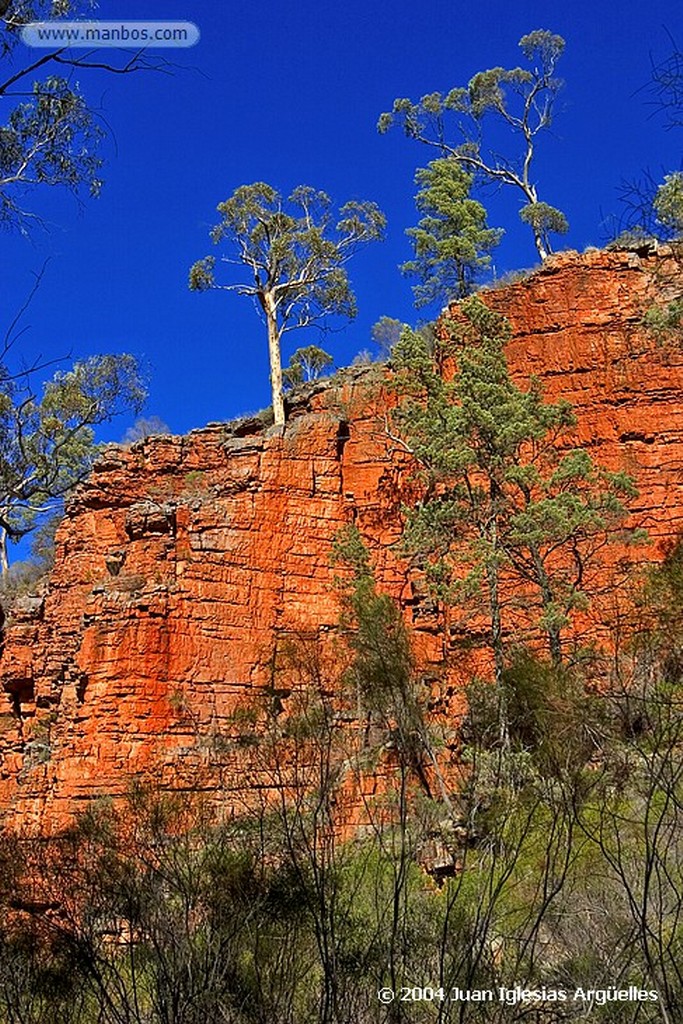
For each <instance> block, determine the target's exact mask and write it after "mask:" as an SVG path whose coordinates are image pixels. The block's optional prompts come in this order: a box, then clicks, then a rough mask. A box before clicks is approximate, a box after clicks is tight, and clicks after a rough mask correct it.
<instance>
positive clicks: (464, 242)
mask: <svg viewBox="0 0 683 1024" xmlns="http://www.w3.org/2000/svg"><path fill="white" fill-rule="evenodd" d="M473 180H474V177H473V175H472V174H470V173H468V172H467V171H465V170H464V169H463V168H462V167H461V165H460V164H459V163H458V161H457V160H455V159H453V157H450V158H445V159H441V160H433V161H432V162H431V163H430V164H429V165H428V167H425V168H422V169H421V170H419V171H418V172H417V175H416V177H415V182H416V184H417V185H419V186H420V189H419V191H418V193H417V199H416V204H417V208H418V210H419V211H420V213H423V214H424V216H423V217H422V219H421V220H420V222H419V224H418V226H417V227H415V228H409V229H408V231H407V234H408V235H410V237H411V238H412V240H413V245H414V247H415V259H413V260H410V261H409V262H407V263H404V264H403V266H402V267H401V270H402V271H403V273H404V274H410V275H413V276H417V277H419V278H420V281H421V284H419V285H416V286H415V288H414V292H415V305H416V306H425V305H428V304H429V303H431V302H444V301H448V300H449V299H462V298H464V297H465V296H466V295H469V294H470V292H471V291H472V290H473V288H474V284H475V281H476V279H477V277H478V276H479V275H480V274H481V272H482V271H483V270H485V269H486V268H487V267H488V266H490V263H491V256H490V253H491V250H492V249H494V248H495V246H496V245H498V243H499V241H500V238H501V235H502V231H499V230H497V229H494V228H489V227H487V225H486V210H485V209H484V207H483V206H482V205H481V203H479V202H477V201H476V199H472V198H471V197H470V191H471V189H472V184H473Z"/></svg>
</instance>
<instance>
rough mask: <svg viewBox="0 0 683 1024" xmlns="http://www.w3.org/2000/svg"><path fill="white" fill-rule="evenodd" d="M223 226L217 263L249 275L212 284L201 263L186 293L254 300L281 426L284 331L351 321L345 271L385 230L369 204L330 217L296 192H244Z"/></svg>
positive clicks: (309, 194)
mask: <svg viewBox="0 0 683 1024" xmlns="http://www.w3.org/2000/svg"><path fill="white" fill-rule="evenodd" d="M218 212H219V213H220V214H221V217H222V220H221V221H220V223H219V224H217V225H216V227H215V228H214V229H213V231H212V232H211V239H212V241H213V242H214V243H215V244H216V245H218V244H219V243H221V242H224V241H227V242H228V243H229V245H230V249H231V252H232V254H233V255H230V256H223V257H221V262H223V263H226V264H228V265H231V266H238V267H240V268H243V270H244V271H246V272H247V274H246V275H245V276H246V280H245V279H244V278H243V279H242V280H241V281H238V282H236V283H232V284H230V283H228V284H222V283H219V282H218V281H217V280H216V277H215V273H214V272H215V263H216V260H215V257H213V256H206V257H205V258H204V259H201V260H198V261H197V263H195V264H194V266H193V267H192V268H191V270H190V288H191V289H192V290H193V291H207V290H209V289H211V288H217V289H222V290H224V291H234V292H237V294H238V295H248V296H251V297H252V298H253V299H256V301H257V303H258V305H259V306H260V308H261V311H262V313H263V317H264V319H265V322H266V328H267V332H268V353H269V357H270V384H271V390H272V396H273V417H274V420H275V423H277V424H282V423H284V422H285V410H284V401H283V398H282V362H281V352H280V346H281V341H282V336H283V335H284V334H285V333H286V332H287V331H292V330H296V329H298V328H302V327H309V326H311V325H320V324H321V322H322V321H323V320H324V319H325V318H326V317H328V316H330V315H336V316H343V317H353V316H355V313H356V306H355V300H354V296H353V292H352V291H351V287H350V284H349V279H348V276H347V273H346V264H347V262H348V261H349V260H350V259H351V257H352V256H353V254H354V253H355V252H356V250H357V249H358V247H359V246H360V245H362V244H364V243H365V242H371V241H374V240H376V239H380V238H381V237H382V234H383V231H384V226H385V223H386V220H385V217H384V215H383V214H382V213H381V211H380V210H379V209H378V207H377V206H375V204H374V203H368V202H364V203H359V202H349V203H346V204H345V205H344V206H342V208H341V209H340V211H339V215H338V219H336V223H335V218H334V217H333V214H332V205H331V201H330V199H329V197H328V196H327V195H326V194H325V193H324V192H316V191H315V189H312V188H309V187H307V186H304V185H300V186H299V187H298V188H296V189H295V190H294V192H292V194H291V196H290V197H289V199H288V200H286V201H284V200H283V199H282V196H281V195H280V194H279V193H278V192H276V191H275V189H274V188H272V187H271V186H270V185H266V184H265V183H264V182H256V183H255V184H254V185H241V186H240V187H239V188H238V189H236V190H235V192H234V193H233V194H232V196H231V197H230V199H226V200H225V202H223V203H220V204H219V206H218Z"/></svg>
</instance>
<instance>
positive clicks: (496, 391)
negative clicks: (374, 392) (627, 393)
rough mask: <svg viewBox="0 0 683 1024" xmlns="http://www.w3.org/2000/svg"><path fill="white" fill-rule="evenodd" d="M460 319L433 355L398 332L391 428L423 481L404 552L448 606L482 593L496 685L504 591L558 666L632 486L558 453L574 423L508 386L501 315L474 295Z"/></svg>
mask: <svg viewBox="0 0 683 1024" xmlns="http://www.w3.org/2000/svg"><path fill="white" fill-rule="evenodd" d="M459 312H460V314H461V317H462V321H461V322H460V323H458V322H456V323H455V324H454V325H453V335H452V339H451V340H450V343H448V342H444V341H443V339H442V340H438V339H437V343H436V351H435V352H430V350H429V347H428V345H427V344H426V342H425V339H424V338H423V337H422V336H421V335H420V334H417V333H415V332H413V331H409V330H406V331H405V332H404V335H403V337H402V339H401V342H400V343H399V344H398V345H397V346H396V347H395V348H394V352H393V363H394V366H395V368H396V370H397V381H396V387H397V389H398V391H399V394H400V395H401V405H400V407H399V409H398V410H397V413H396V422H397V424H398V426H399V429H400V431H401V434H402V438H403V440H404V444H405V447H406V448H407V449H408V450H409V451H410V453H411V454H412V455H413V456H414V457H415V458H416V460H417V463H418V465H419V467H420V469H421V472H422V477H423V484H424V494H423V497H422V500H421V501H420V502H419V503H418V505H417V506H416V507H415V508H414V509H412V510H411V511H410V512H409V513H408V519H407V532H406V541H407V543H408V546H409V547H410V548H412V549H413V550H414V551H416V552H419V553H421V555H422V557H423V559H424V560H426V562H427V566H428V574H429V575H430V576H431V579H432V583H433V585H434V586H435V588H436V589H437V592H438V593H439V594H440V596H441V597H443V598H444V599H445V600H447V601H453V600H460V601H462V600H465V601H470V600H472V599H473V598H474V599H475V600H477V599H481V597H482V596H483V598H484V601H485V605H486V607H487V613H488V619H489V643H490V646H491V648H492V651H493V657H494V665H495V676H496V681H497V682H498V683H499V684H500V683H501V682H502V678H503V670H504V666H505V645H504V635H505V630H504V621H503V619H504V611H505V605H506V590H507V595H508V599H509V596H510V595H509V590H510V581H512V583H513V587H514V590H515V591H518V590H519V586H520V584H524V585H525V586H526V587H528V588H530V592H531V593H532V594H533V593H535V594H536V595H537V603H538V604H539V605H540V617H539V624H540V626H541V628H542V629H543V630H544V632H545V633H546V636H547V638H548V646H549V651H550V655H551V658H552V660H553V662H554V663H556V664H559V663H560V662H561V661H562V658H563V648H562V633H563V630H564V629H565V627H566V626H567V624H568V622H569V618H570V616H571V613H572V612H573V611H574V610H575V609H577V608H580V607H583V606H585V603H586V601H587V599H588V593H587V590H586V587H587V585H588V582H589V567H590V564H591V561H592V559H593V556H594V555H595V552H596V549H598V548H599V547H600V546H601V545H602V544H604V542H605V540H606V539H607V537H608V536H609V534H610V531H611V530H613V529H614V528H615V527H616V526H617V524H618V523H619V522H620V521H621V520H622V519H623V517H624V515H625V511H626V510H625V506H624V504H623V500H624V499H625V498H627V497H629V496H631V495H633V494H634V493H635V488H634V487H633V484H632V482H631V481H630V479H629V478H628V477H626V476H625V475H624V474H619V473H608V472H606V471H604V470H601V469H600V468H599V467H598V466H596V465H595V464H594V463H593V461H592V460H591V458H590V457H589V455H588V454H587V453H586V452H585V451H583V450H573V451H566V452H565V453H564V454H562V455H560V454H558V452H557V449H556V442H557V440H558V438H559V437H560V435H561V434H562V433H563V432H564V431H566V429H567V428H569V427H572V426H573V425H574V424H575V418H574V415H573V413H572V411H571V408H570V406H569V404H568V403H567V402H565V401H560V402H557V403H548V402H544V400H543V396H542V393H541V390H540V387H539V385H538V382H537V381H535V380H532V381H531V382H530V385H529V387H528V389H527V390H522V389H521V388H519V387H518V386H517V385H516V384H515V383H514V381H513V380H512V378H511V376H510V372H509V369H508V366H507V361H506V358H505V344H506V342H507V341H508V339H509V337H510V324H509V322H508V321H507V320H506V319H505V317H503V316H502V315H501V314H499V313H496V312H493V311H492V310H490V309H488V307H487V306H486V305H485V304H484V303H483V302H482V301H481V300H480V299H478V298H476V297H473V298H470V299H467V300H466V301H465V302H464V303H462V304H461V306H460V307H459ZM444 356H446V357H448V358H450V359H453V360H455V362H456V364H457V370H456V373H455V376H454V377H453V379H451V380H446V379H444V376H443V374H442V372H441V368H440V366H439V365H438V362H439V359H440V358H443V357H444ZM504 581H507V588H505V587H504ZM525 602H526V603H528V602H529V598H528V597H527V598H525Z"/></svg>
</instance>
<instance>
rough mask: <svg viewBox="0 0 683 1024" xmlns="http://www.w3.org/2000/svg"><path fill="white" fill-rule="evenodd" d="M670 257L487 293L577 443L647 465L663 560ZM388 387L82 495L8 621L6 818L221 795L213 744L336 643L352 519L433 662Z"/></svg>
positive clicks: (171, 444)
mask: <svg viewBox="0 0 683 1024" xmlns="http://www.w3.org/2000/svg"><path fill="white" fill-rule="evenodd" d="M674 269H675V268H672V264H671V261H670V260H667V257H666V256H665V255H661V254H660V255H659V256H657V255H651V256H643V257H641V256H638V255H637V254H636V253H633V252H613V253H604V252H600V253H598V252H594V253H589V254H585V255H583V256H578V255H577V254H571V253H570V254H562V255H560V256H556V257H554V258H553V259H552V260H550V261H549V262H548V263H547V264H546V265H545V266H544V267H543V268H542V269H541V270H540V271H538V272H537V273H536V274H535V275H533V276H532V277H531V278H529V279H527V280H524V281H521V282H519V283H516V284H513V285H510V286H508V287H506V288H503V289H500V290H496V291H491V292H488V293H485V295H486V301H488V302H490V303H491V305H493V306H494V307H495V308H497V309H498V310H500V311H501V312H503V313H505V314H506V316H508V317H509V319H510V320H511V322H512V325H513V330H514V337H513V340H512V342H511V343H510V346H509V350H508V355H509V360H510V364H511V366H512V368H513V372H514V374H515V375H516V376H517V377H518V378H519V380H520V381H524V380H526V379H528V377H529V376H530V375H531V374H536V375H537V376H539V377H540V378H541V379H542V381H543V383H544V388H545V392H546V394H547V396H548V397H549V398H552V399H554V398H557V397H560V396H563V397H566V398H568V399H569V400H570V401H571V402H572V404H573V405H574V408H575V411H576V414H577V417H578V427H577V429H576V436H575V438H574V440H575V441H576V442H577V443H580V444H582V445H586V446H588V447H589V448H590V450H591V454H593V455H594V457H595V458H596V459H597V460H598V461H600V462H601V463H602V464H604V465H607V466H608V467H609V468H614V469H616V468H622V469H626V470H628V471H629V472H630V473H632V474H633V475H634V476H635V477H636V479H637V482H638V485H639V488H640V497H639V498H638V499H636V500H635V501H634V503H633V506H632V509H633V521H634V522H637V523H638V524H639V525H644V526H645V527H646V528H647V529H648V530H649V532H650V535H651V537H652V538H653V541H654V542H655V544H654V546H653V547H651V549H650V552H651V553H652V552H653V551H654V552H656V544H657V543H660V547H661V542H663V541H665V540H666V539H667V538H671V537H672V536H674V535H675V534H676V533H677V532H679V531H680V530H681V528H683V443H682V442H683V388H682V385H683V356H682V354H681V351H680V349H679V348H673V347H671V346H658V345H657V344H656V342H655V341H654V340H653V339H652V338H651V337H649V336H648V335H647V333H646V332H644V331H643V329H642V327H641V319H642V315H643V311H644V310H645V308H647V305H648V304H649V303H650V302H651V301H652V296H653V295H654V294H655V292H656V290H657V289H659V290H660V291H661V286H662V281H664V282H665V285H666V282H668V281H669V280H670V279H671V276H672V274H673V273H674ZM378 382H379V384H380V388H379V391H378V390H377V383H378ZM381 384H382V371H381V370H379V369H377V368H375V369H371V370H369V371H366V370H360V369H359V370H358V371H351V372H350V374H349V377H348V379H347V381H346V383H345V384H344V385H343V386H340V387H330V386H323V385H321V386H320V387H319V388H317V389H314V394H313V395H312V396H311V397H310V400H309V401H308V404H307V407H306V408H298V409H297V410H295V414H294V415H293V416H292V418H291V420H290V422H289V423H288V425H287V427H286V429H285V431H284V433H283V432H282V431H278V430H276V429H273V428H271V429H270V430H266V431H263V432H260V433H259V432H254V433H249V432H248V430H249V428H248V427H245V428H243V429H242V431H241V434H242V436H239V434H240V430H239V429H238V430H233V429H230V428H227V427H226V426H225V425H221V424H219V425H209V426H208V427H206V428H204V429H202V430H197V431H193V432H192V433H191V434H189V435H188V436H187V437H157V438H151V439H148V440H146V441H144V442H140V443H138V444H136V445H135V446H134V447H132V448H129V449H120V448H112V449H109V450H108V451H107V453H106V454H105V455H104V456H103V458H102V459H101V460H100V461H99V463H98V465H97V466H96V467H95V469H94V471H93V473H92V475H91V477H90V479H89V480H88V482H87V483H86V484H85V485H83V486H82V487H81V488H80V489H79V491H78V493H77V494H76V495H75V497H74V498H73V500H72V501H71V503H70V506H69V509H68V513H67V516H66V518H65V520H64V522H63V524H62V526H61V528H60V530H59V533H58V538H57V558H56V564H55V569H54V572H53V574H52V577H51V579H50V583H49V587H48V589H47V592H46V594H45V595H44V597H43V598H41V599H30V600H26V601H24V602H23V604H22V605H21V606H20V608H19V610H18V611H17V612H16V613H15V614H14V616H13V617H12V619H11V621H10V622H9V624H8V625H7V626H6V628H5V631H4V635H3V640H2V649H1V654H0V683H1V684H2V688H3V690H4V693H5V698H4V702H3V703H4V706H3V703H0V809H1V810H2V813H3V816H4V822H5V824H7V825H9V826H12V827H17V826H22V825H26V826H29V827H34V826H39V827H41V828H44V829H50V828H53V827H57V826H59V825H61V824H63V823H64V822H66V821H68V820H69V817H70V816H71V815H72V814H73V813H74V811H76V810H78V808H79V807H82V806H84V802H86V801H89V800H91V799H92V798H93V797H96V796H99V795H103V794H110V793H113V794H116V793H119V792H121V791H122V790H123V789H124V788H125V787H126V785H127V781H128V780H129V779H130V777H131V776H133V775H135V774H137V773H140V772H149V773H151V774H152V775H154V776H155V777H157V778H159V779H161V780H162V781H164V783H165V784H167V785H169V786H179V787H182V786H187V787H190V786H192V787H195V786H197V785H204V786H206V787H207V788H209V789H210V788H211V786H212V785H214V784H215V778H214V776H213V775H212V770H211V769H212V764H211V762H212V755H211V751H212V744H213V743H214V742H215V741H216V738H217V737H218V738H220V736H221V735H222V734H223V732H224V731H225V729H226V728H227V727H228V725H227V723H228V722H229V720H230V716H231V715H232V713H233V712H234V710H235V708H236V707H237V706H238V705H239V704H240V702H244V701H246V700H248V699H249V697H250V695H253V693H254V692H255V689H256V688H258V687H262V686H267V685H269V684H272V682H273V666H274V664H276V662H277V657H278V647H280V646H281V645H282V643H283V642H284V640H285V639H286V638H287V637H291V636H292V635H298V634H301V633H305V634H306V635H315V636H317V637H319V638H321V640H322V643H323V645H325V644H327V647H328V650H329V652H332V653H333V651H334V647H333V637H334V630H335V626H336V623H337V621H338V616H339V606H338V597H337V590H336V589H335V586H334V576H335V569H334V568H333V567H332V565H331V560H330V552H331V544H332V539H333V537H334V534H335V532H336V531H337V530H338V528H339V527H340V526H341V525H342V524H345V523H349V522H352V521H353V522H356V524H357V525H358V526H359V528H360V530H361V532H362V533H363V535H364V537H365V538H366V539H367V541H368V543H369V545H370V548H371V551H372V553H373V557H374V559H375V563H376V566H377V572H378V579H379V582H380V585H381V586H382V587H383V588H384V589H385V590H387V591H388V592H390V593H392V594H393V595H394V596H395V597H396V598H397V599H398V600H400V601H401V602H402V604H403V606H404V608H405V611H406V615H407V616H408V618H409V620H410V621H411V622H412V625H413V628H414V631H415V637H416V641H417V642H418V646H419V648H420V650H421V653H422V657H423V658H424V659H425V660H426V661H431V662H433V663H434V665H435V666H438V664H439V662H440V661H441V660H442V659H443V655H444V652H445V650H446V641H445V637H444V633H443V632H442V631H440V629H439V623H438V622H437V621H436V619H435V617H434V615H433V614H429V612H428V609H427V608H426V607H425V605H424V603H422V602H421V601H420V599H419V596H417V595H416V590H415V587H414V585H413V584H414V581H412V580H411V578H410V574H409V572H408V570H407V567H406V566H405V565H404V564H402V563H401V561H400V559H399V558H398V556H397V554H396V550H395V548H393V547H392V546H391V545H392V543H393V542H394V541H395V540H396V539H397V538H398V536H399V534H400V529H399V521H398V502H397V498H396V485H397V482H398V481H399V480H400V479H401V467H402V465H403V457H402V455H401V453H400V452H399V451H397V450H396V445H395V444H394V443H393V442H392V441H391V440H390V439H389V438H388V437H387V434H386V431H385V429H384V418H383V414H384V410H385V409H386V407H387V398H386V395H384V394H383V392H382V387H381ZM233 769H234V772H235V773H236V774H237V775H239V772H240V765H239V764H238V763H235V765H234V766H233Z"/></svg>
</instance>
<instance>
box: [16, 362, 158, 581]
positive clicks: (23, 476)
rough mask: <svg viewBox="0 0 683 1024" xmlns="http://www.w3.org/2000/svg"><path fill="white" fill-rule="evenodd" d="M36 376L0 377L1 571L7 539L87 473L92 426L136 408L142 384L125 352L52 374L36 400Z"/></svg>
mask: <svg viewBox="0 0 683 1024" xmlns="http://www.w3.org/2000/svg"><path fill="white" fill-rule="evenodd" d="M34 380H35V374H32V373H29V374H28V375H27V376H24V377H23V378H19V379H14V380H5V381H4V382H3V380H2V379H1V378H0V572H2V573H6V572H7V570H8V568H9V562H8V554H7V542H8V539H11V540H18V539H19V538H21V537H23V536H24V535H25V534H27V533H30V531H31V530H32V529H33V527H34V525H35V522H36V519H37V517H38V516H40V515H41V514H43V513H47V512H51V511H54V510H55V508H56V507H57V506H58V505H59V504H60V502H61V501H62V500H63V498H64V497H65V496H66V495H67V494H68V493H69V492H70V491H71V490H72V489H73V488H74V487H75V486H76V484H77V483H79V482H80V481H81V480H82V479H83V478H84V477H85V476H86V474H87V473H88V472H89V470H90V467H91V465H92V462H93V459H94V457H95V455H96V452H97V446H96V445H95V443H94V428H95V427H96V426H97V425H98V424H101V423H104V422H106V421H108V420H110V419H112V418H113V417H114V416H116V415H117V414H118V413H120V412H123V411H124V410H126V409H130V408H133V409H139V408H140V406H141V405H142V402H143V400H144V397H145V385H144V382H143V380H142V378H141V375H140V371H139V368H138V364H137V362H136V360H135V359H134V358H133V356H130V355H105V356H91V357H90V358H89V359H86V360H84V361H83V362H77V363H75V364H74V365H73V367H72V368H71V369H70V370H67V371H58V372H57V373H56V374H55V375H54V376H53V377H52V379H51V380H49V381H48V382H47V383H46V384H45V386H44V388H43V393H42V395H40V394H39V393H38V390H37V388H34V386H33V384H34Z"/></svg>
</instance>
